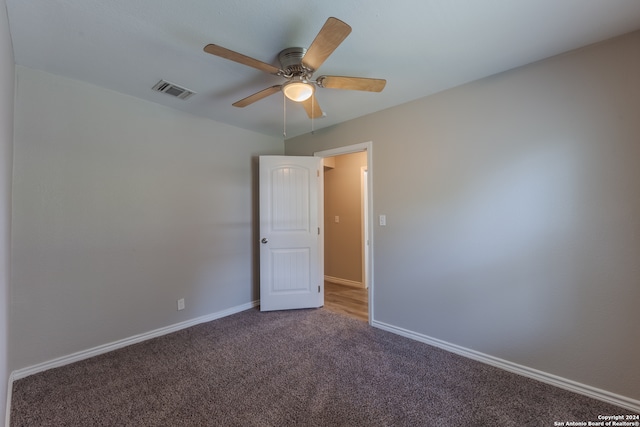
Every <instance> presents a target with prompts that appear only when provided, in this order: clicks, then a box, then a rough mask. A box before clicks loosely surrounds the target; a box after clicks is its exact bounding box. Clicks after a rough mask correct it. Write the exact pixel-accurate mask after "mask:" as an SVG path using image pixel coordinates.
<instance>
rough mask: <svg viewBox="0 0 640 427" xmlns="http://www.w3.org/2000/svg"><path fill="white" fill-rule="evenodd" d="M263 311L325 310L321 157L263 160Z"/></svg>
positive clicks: (281, 157) (261, 191)
mask: <svg viewBox="0 0 640 427" xmlns="http://www.w3.org/2000/svg"><path fill="white" fill-rule="evenodd" d="M259 174H260V310H261V311H271V310H288V309H297V308H313V307H321V306H322V305H323V304H324V292H323V288H324V281H323V280H324V265H323V254H322V251H321V250H320V249H321V236H320V224H321V223H322V218H323V214H322V212H321V207H322V204H321V203H320V196H321V194H322V193H321V191H320V188H321V187H320V186H321V183H322V174H323V170H322V165H321V159H320V158H318V157H298V156H260V172H259Z"/></svg>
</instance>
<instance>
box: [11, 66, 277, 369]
mask: <svg viewBox="0 0 640 427" xmlns="http://www.w3.org/2000/svg"><path fill="white" fill-rule="evenodd" d="M15 118H16V120H15V145H14V154H15V156H14V166H13V167H14V187H13V219H14V220H13V224H12V233H13V236H12V237H13V245H12V251H13V259H12V309H13V310H12V316H11V329H12V337H14V339H13V340H12V343H11V344H12V345H11V367H12V369H13V370H16V369H19V368H24V367H29V366H33V365H35V364H38V363H40V362H46V361H50V360H51V359H54V358H56V357H61V356H67V355H70V354H72V353H74V352H76V351H82V350H86V349H91V348H93V347H96V346H100V345H104V344H108V343H111V342H114V341H116V340H120V339H124V338H129V337H132V336H134V335H136V334H142V333H147V332H149V331H153V330H155V329H157V328H162V327H166V326H169V325H174V324H178V323H180V322H185V321H188V320H191V319H196V318H198V317H201V316H207V315H210V314H212V313H217V312H222V311H225V310H228V309H231V308H233V307H237V306H242V305H246V304H250V303H251V302H252V301H254V300H257V299H258V298H259V295H258V278H257V275H256V268H255V264H254V261H253V259H254V258H255V251H254V249H255V248H254V247H255V245H256V241H257V240H256V236H254V235H253V233H254V228H253V224H254V223H255V222H256V221H255V218H254V215H255V212H256V209H257V207H256V206H255V201H254V197H255V196H254V191H253V187H254V185H255V179H256V178H255V174H254V171H253V170H252V168H254V162H252V158H255V157H256V156H258V155H260V154H282V152H283V143H282V140H281V139H278V138H270V137H266V136H264V135H259V134H256V133H253V132H249V131H245V130H242V129H238V128H234V127H232V126H227V125H223V124H221V123H217V122H214V121H211V120H207V119H204V118H198V117H194V116H189V115H187V114H183V113H179V112H176V111H174V110H171V109H169V108H165V107H162V106H159V105H157V104H153V103H149V102H145V101H141V100H138V99H135V98H132V97H129V96H126V95H122V94H119V93H116V92H112V91H108V90H105V89H101V88H98V87H95V86H92V85H88V84H84V83H81V82H78V81H74V80H69V79H64V78H61V77H57V76H54V75H51V74H47V73H43V72H40V71H35V70H32V69H27V68H24V67H17V89H16V108H15ZM179 298H184V299H185V303H186V308H185V310H183V311H177V310H176V301H177V300H178V299H179Z"/></svg>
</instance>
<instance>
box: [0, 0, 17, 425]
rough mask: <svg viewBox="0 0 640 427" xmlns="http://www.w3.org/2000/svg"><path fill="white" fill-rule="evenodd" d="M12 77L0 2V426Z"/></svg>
mask: <svg viewBox="0 0 640 427" xmlns="http://www.w3.org/2000/svg"><path fill="white" fill-rule="evenodd" d="M14 74H15V66H14V63H13V51H12V47H11V37H10V34H9V23H8V21H7V13H6V3H5V1H4V0H0V423H1V422H4V419H5V415H6V414H5V411H6V407H5V404H4V402H6V397H7V383H8V380H9V372H10V370H9V366H8V352H9V297H10V293H9V279H10V260H11V256H10V252H11V251H10V249H11V172H12V166H11V165H12V159H13V153H12V151H13V94H14Z"/></svg>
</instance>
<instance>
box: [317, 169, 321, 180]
mask: <svg viewBox="0 0 640 427" xmlns="http://www.w3.org/2000/svg"><path fill="white" fill-rule="evenodd" d="M316 176H317V177H318V178H320V169H316Z"/></svg>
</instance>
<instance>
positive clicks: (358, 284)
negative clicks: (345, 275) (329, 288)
mask: <svg viewBox="0 0 640 427" xmlns="http://www.w3.org/2000/svg"><path fill="white" fill-rule="evenodd" d="M324 280H326V281H327V282H331V283H335V284H337V285H345V286H351V287H352V288H364V285H363V284H362V282H357V281H355V280H349V279H341V278H339V277H333V276H324Z"/></svg>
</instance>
